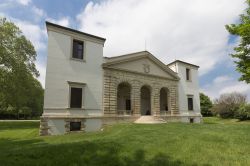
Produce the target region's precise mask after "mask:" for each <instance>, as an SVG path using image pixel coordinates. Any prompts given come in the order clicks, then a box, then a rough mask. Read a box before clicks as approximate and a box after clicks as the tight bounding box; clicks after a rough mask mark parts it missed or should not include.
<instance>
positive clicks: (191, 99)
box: [188, 97, 193, 111]
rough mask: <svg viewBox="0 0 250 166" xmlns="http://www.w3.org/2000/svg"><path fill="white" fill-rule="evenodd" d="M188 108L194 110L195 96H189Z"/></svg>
mask: <svg viewBox="0 0 250 166" xmlns="http://www.w3.org/2000/svg"><path fill="white" fill-rule="evenodd" d="M188 110H189V111H192V110H193V98H192V97H188Z"/></svg>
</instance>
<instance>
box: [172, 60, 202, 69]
mask: <svg viewBox="0 0 250 166" xmlns="http://www.w3.org/2000/svg"><path fill="white" fill-rule="evenodd" d="M177 62H179V63H183V64H186V65H191V66H194V67H197V68H199V67H200V66H197V65H194V64H191V63H187V62H184V61H181V60H175V61H173V62H171V63H169V64H167V66H170V65H172V64H174V63H177Z"/></svg>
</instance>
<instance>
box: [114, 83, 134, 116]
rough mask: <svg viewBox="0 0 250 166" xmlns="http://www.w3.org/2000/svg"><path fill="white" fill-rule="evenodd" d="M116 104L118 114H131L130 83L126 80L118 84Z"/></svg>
mask: <svg viewBox="0 0 250 166" xmlns="http://www.w3.org/2000/svg"><path fill="white" fill-rule="evenodd" d="M116 106H117V113H118V114H123V115H127V114H129V115H130V114H131V85H130V84H129V83H128V82H121V83H119V84H118V86H117V105H116Z"/></svg>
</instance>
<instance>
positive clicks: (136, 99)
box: [131, 81, 141, 116]
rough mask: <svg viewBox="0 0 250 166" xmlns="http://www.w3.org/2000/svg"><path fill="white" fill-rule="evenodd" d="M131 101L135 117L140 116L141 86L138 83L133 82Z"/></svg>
mask: <svg viewBox="0 0 250 166" xmlns="http://www.w3.org/2000/svg"><path fill="white" fill-rule="evenodd" d="M131 100H132V110H133V115H134V116H140V115H141V113H140V109H141V108H140V84H139V82H138V81H133V82H132V93H131Z"/></svg>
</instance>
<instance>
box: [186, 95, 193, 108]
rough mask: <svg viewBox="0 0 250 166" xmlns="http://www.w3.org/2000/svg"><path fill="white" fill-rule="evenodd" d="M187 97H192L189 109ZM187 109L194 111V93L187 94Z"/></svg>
mask: <svg viewBox="0 0 250 166" xmlns="http://www.w3.org/2000/svg"><path fill="white" fill-rule="evenodd" d="M189 98H191V99H192V109H189ZM187 110H188V111H194V95H187Z"/></svg>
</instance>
